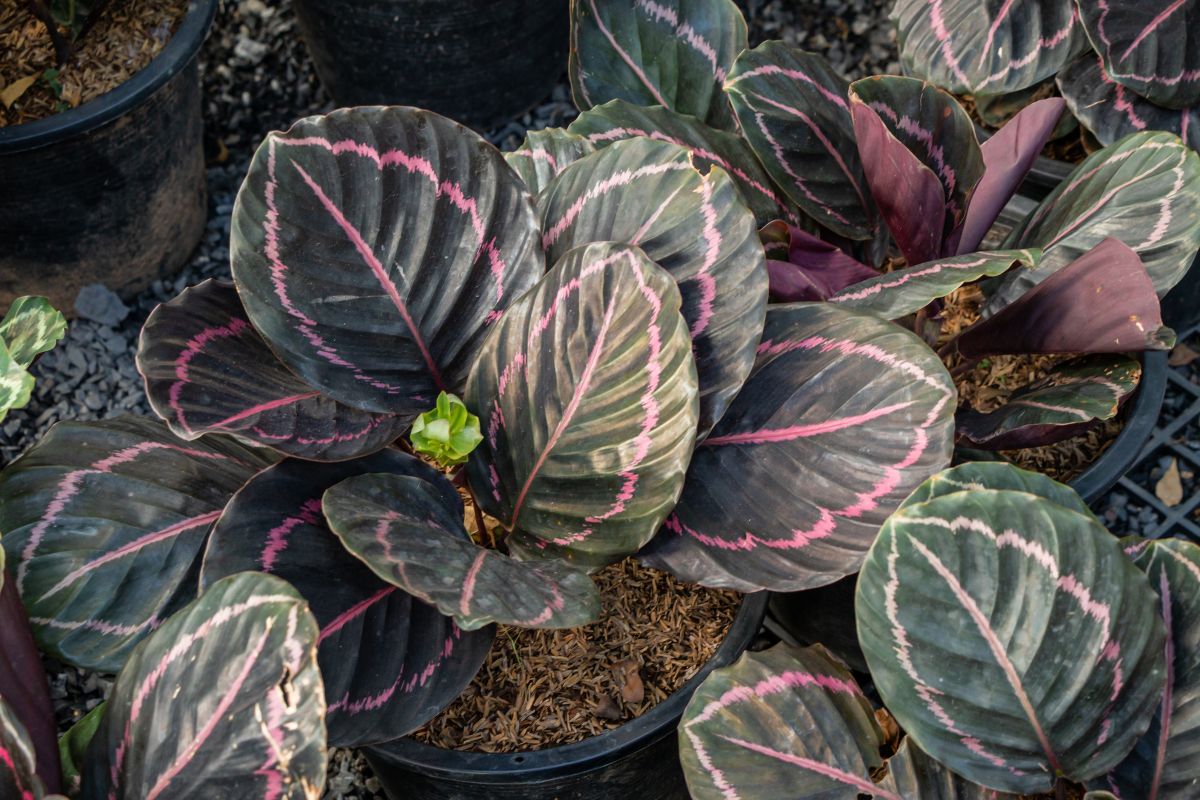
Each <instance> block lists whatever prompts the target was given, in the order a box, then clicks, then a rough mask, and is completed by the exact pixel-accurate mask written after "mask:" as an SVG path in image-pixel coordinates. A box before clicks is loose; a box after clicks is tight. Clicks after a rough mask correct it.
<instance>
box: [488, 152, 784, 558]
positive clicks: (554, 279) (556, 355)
mask: <svg viewBox="0 0 1200 800" xmlns="http://www.w3.org/2000/svg"><path fill="white" fill-rule="evenodd" d="M617 147H619V145H614V146H613V147H612V148H608V149H606V150H605V151H604V153H607V152H610V151H612V150H615V149H616V148H617ZM604 153H601V154H600V155H604ZM760 252H761V250H760ZM679 304H680V300H679V291H678V289H677V288H676V286H675V283H674V281H672V280H671V276H670V275H668V274H667V273H666V272H665V271H663V270H662V269H659V268H658V267H656V266H655V265H654V264H653V263H651V262H650V261H649V260H648V259H647V258H646V256H645V255H644V254H643V253H642V252H641V251H640V250H638V249H637V248H634V247H629V246H626V245H618V244H611V243H606V244H594V245H588V246H586V247H580V248H577V249H576V250H572V251H571V252H569V253H568V254H567V255H566V256H564V257H563V258H562V260H560V261H559V262H558V264H557V266H555V268H554V269H553V270H551V271H550V273H548V274H547V275H546V277H545V278H544V279H543V280H542V282H541V283H540V284H538V286H537V287H536V288H535V289H534V290H533V291H532V292H530V293H529V294H527V295H525V296H524V297H523V298H521V300H520V301H518V302H517V304H516V305H514V306H513V307H512V308H511V309H510V310H509V311H508V312H506V313H505V315H504V317H503V318H502V319H501V320H500V323H499V325H497V326H496V330H495V331H494V332H493V333H492V335H491V337H490V338H489V339H488V340H487V342H486V343H485V344H484V348H483V352H482V353H481V354H480V357H479V361H478V362H477V363H476V365H475V370H474V372H472V373H471V380H470V383H469V385H468V388H467V405H468V406H469V407H471V408H474V409H476V410H477V411H478V412H479V415H480V418H481V419H482V420H483V426H484V431H483V432H484V440H483V443H482V444H481V445H480V446H479V448H477V449H476V450H475V452H473V453H472V454H471V459H470V461H469V462H468V464H467V474H468V477H469V479H470V482H471V486H472V488H473V489H474V492H475V497H477V498H478V500H479V503H480V505H481V506H482V507H483V510H484V511H486V512H487V513H488V514H491V515H492V516H493V517H495V518H497V519H499V520H500V521H501V522H502V523H504V525H505V526H508V527H510V528H511V529H512V531H513V533H512V535H511V536H510V537H509V539H508V547H509V550H510V552H513V553H515V554H517V555H519V556H520V557H522V558H530V557H538V558H547V557H559V558H563V559H566V560H567V561H570V562H572V563H576V564H579V565H581V566H584V567H589V568H591V567H596V566H601V565H603V564H607V563H611V562H613V561H617V560H620V559H621V558H623V557H624V556H626V555H629V554H631V553H633V552H635V551H636V550H637V549H638V548H639V547H641V546H642V545H643V544H645V543H646V542H647V541H648V540H649V539H650V537H651V536H653V535H654V532H655V531H656V530H657V529H658V526H659V525H660V524H661V523H662V521H663V519H664V518H665V517H666V515H667V514H668V513H669V512H670V510H671V508H672V506H674V505H675V501H676V500H677V499H678V497H679V491H680V489H681V487H682V486H683V479H684V473H685V471H686V470H687V464H688V459H689V458H690V457H691V454H692V447H693V444H694V442H695V438H696V419H697V385H696V365H695V362H694V360H693V359H692V354H691V353H692V341H691V339H690V338H689V337H688V331H687V326H686V323H685V322H684V319H683V317H681V316H680V314H679Z"/></svg>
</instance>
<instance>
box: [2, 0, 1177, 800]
mask: <svg viewBox="0 0 1200 800" xmlns="http://www.w3.org/2000/svg"><path fill="white" fill-rule="evenodd" d="M738 3H739V5H740V6H742V8H743V9H744V10H745V11H746V12H747V14H748V18H749V21H750V38H751V44H752V45H756V44H758V43H759V42H761V41H763V40H765V39H775V38H782V39H785V40H786V41H788V42H789V43H791V44H794V45H797V46H800V47H803V48H804V49H807V50H813V51H817V52H821V53H824V54H825V55H826V56H827V57H828V58H829V59H830V61H831V62H832V63H833V64H834V65H835V67H836V68H837V69H839V71H841V72H843V74H845V75H846V77H848V78H852V79H853V78H858V77H863V76H865V75H870V74H876V73H879V72H891V73H896V72H899V64H898V62H897V60H896V48H895V37H894V34H893V32H892V30H891V27H890V26H889V25H888V24H887V14H886V12H887V6H888V5H889V2H888V0H738ZM201 68H202V70H203V74H204V89H205V98H206V100H205V103H206V105H205V108H204V120H205V149H206V153H207V155H208V157H209V168H208V189H209V220H208V226H207V230H206V232H205V236H204V239H203V241H202V242H201V244H200V246H199V247H198V248H197V250H196V253H195V255H194V256H193V258H192V260H191V262H190V264H189V265H188V266H187V268H186V269H185V270H184V271H183V272H182V273H181V274H180V275H179V276H178V277H177V278H176V279H174V280H172V281H165V282H164V281H157V282H155V284H154V285H153V286H152V287H151V288H150V289H149V290H147V291H145V292H143V293H142V294H140V295H138V296H137V297H136V298H133V299H130V300H127V301H126V302H122V301H121V300H120V299H118V298H116V297H115V296H113V295H111V294H110V293H107V291H106V290H101V289H97V290H96V291H95V293H94V296H92V297H90V298H87V299H86V302H82V303H81V304H80V307H79V309H78V310H79V312H80V318H79V319H77V320H75V321H73V322H72V323H71V326H70V328H69V330H68V333H67V336H66V338H65V340H64V341H63V343H62V344H60V346H59V347H58V348H57V349H56V350H55V351H53V352H51V353H49V354H47V355H46V356H44V357H43V358H42V359H41V360H39V361H38V363H37V364H36V365H35V367H34V373H35V375H36V376H37V381H38V382H37V388H36V390H35V394H34V399H33V401H32V402H31V403H30V405H29V407H28V408H26V409H23V410H19V411H15V412H13V413H11V414H10V415H9V416H8V418H7V420H6V421H5V422H4V424H3V425H2V426H0V463H7V462H8V461H10V460H11V459H13V458H15V457H16V456H17V455H19V454H20V453H21V452H23V451H24V450H25V449H26V448H27V447H28V446H29V445H30V444H32V443H33V442H34V441H36V440H37V438H39V437H40V436H41V435H42V434H43V433H44V432H45V430H46V429H47V428H48V427H49V426H50V425H51V424H53V423H55V422H57V421H59V420H62V419H80V420H90V419H103V418H107V417H110V416H114V415H117V414H123V413H139V414H147V415H148V414H150V413H151V412H150V409H149V407H148V406H147V405H146V400H145V394H144V392H143V389H142V385H141V381H140V379H139V377H138V375H137V371H136V369H135V368H134V364H133V355H134V351H135V350H136V347H137V336H138V331H139V329H140V327H141V324H142V322H143V321H144V320H145V318H146V315H147V314H148V313H149V312H150V311H151V309H153V308H154V307H155V306H156V305H157V304H158V303H160V302H163V301H165V300H168V299H170V298H171V297H174V296H175V295H176V294H177V293H179V292H180V291H181V290H182V289H183V288H185V287H186V286H189V285H192V284H195V283H197V282H199V281H200V280H203V279H204V278H208V277H214V276H224V277H227V276H228V275H229V263H228V248H229V228H230V214H231V213H232V210H233V198H234V194H235V192H236V191H237V187H238V185H239V184H240V182H241V179H242V177H243V176H244V175H245V172H246V168H247V165H248V163H249V160H250V157H251V155H252V154H253V152H254V148H255V146H256V145H257V144H258V142H259V141H260V140H261V139H262V138H263V136H264V135H265V134H266V132H267V131H270V130H275V129H280V128H284V127H286V126H287V125H288V124H289V123H290V122H291V121H293V120H294V119H296V118H298V117H302V116H305V115H308V114H313V113H319V112H322V111H325V110H328V109H330V108H331V107H332V103H331V102H330V100H329V98H328V97H327V96H326V95H325V93H324V91H323V90H322V89H321V87H320V85H319V83H318V82H317V80H316V77H315V74H314V72H313V70H312V67H311V64H310V62H309V60H308V56H307V53H306V52H305V50H304V47H303V45H302V44H301V43H300V42H299V40H298V36H297V31H296V28H295V23H294V20H293V17H292V15H291V11H290V4H289V3H288V2H287V0H284V2H281V3H271V4H268V3H266V2H263V0H240V1H239V2H231V1H230V0H226V2H224V3H223V4H222V6H221V8H220V9H219V10H218V12H217V20H216V25H215V28H214V30H213V33H212V35H211V36H210V38H209V40H208V42H207V44H206V45H205V47H204V50H203V51H202V54H201ZM573 115H574V108H573V106H572V104H571V102H570V96H569V91H568V90H567V87H566V84H565V82H564V83H563V84H560V86H558V87H557V88H556V89H555V91H554V92H553V94H552V96H551V97H549V98H547V99H546V101H544V102H543V103H542V104H540V105H539V106H538V107H537V108H535V109H534V110H533V111H532V112H530V113H528V114H526V115H524V116H522V117H521V118H520V119H516V120H513V121H512V122H511V123H509V124H508V125H505V126H503V127H501V128H499V129H497V130H495V131H492V132H490V133H489V134H488V138H489V139H490V140H491V141H492V142H493V143H494V144H496V145H497V146H499V147H501V148H502V149H511V148H513V147H516V146H517V145H518V144H520V142H521V140H522V139H523V137H524V134H525V131H526V130H527V129H529V128H541V127H549V126H555V125H563V124H566V123H567V122H569V121H570V119H571V118H572V117H573ZM1185 369H1188V370H1190V372H1189V377H1190V379H1192V380H1193V381H1200V375H1197V373H1196V370H1195V367H1186V368H1185ZM1171 402H1173V401H1172V400H1171V398H1170V395H1169V396H1168V411H1169V410H1170V408H1171V406H1170V403H1171ZM1180 402H1182V401H1180ZM1190 430H1191V434H1190V435H1191V436H1192V437H1193V438H1200V434H1197V432H1196V426H1194V425H1193V426H1192V428H1191V429H1190ZM1197 447H1198V448H1200V441H1198V442H1197ZM1162 467H1164V468H1165V465H1162ZM1158 469H1159V468H1158V467H1156V466H1155V465H1150V466H1149V467H1147V469H1146V470H1145V471H1146V477H1145V480H1147V481H1151V482H1152V481H1153V480H1154V479H1155V477H1154V475H1153V473H1154V472H1155V471H1156V470H1158ZM1151 490H1152V486H1151ZM1102 513H1104V514H1105V516H1106V518H1107V519H1108V520H1109V522H1110V523H1112V525H1113V527H1114V528H1116V529H1118V530H1119V531H1120V532H1122V533H1124V532H1136V531H1140V530H1145V529H1147V526H1150V525H1153V522H1154V513H1153V511H1151V510H1149V509H1145V508H1141V507H1139V506H1138V505H1137V504H1136V503H1134V502H1132V501H1131V500H1130V498H1129V497H1128V496H1127V495H1124V494H1122V493H1120V492H1114V493H1113V494H1112V495H1111V496H1110V498H1109V499H1108V500H1107V501H1106V503H1105V505H1104V508H1103V509H1102ZM46 666H47V670H48V671H49V673H50V675H51V692H52V695H53V697H54V701H55V704H56V708H57V711H58V715H59V721H60V725H61V727H62V728H63V729H64V730H65V728H66V727H67V726H69V725H70V723H71V722H72V721H73V720H74V719H76V718H78V716H80V715H82V714H83V713H85V712H86V711H87V710H89V709H91V708H92V707H94V706H95V705H96V703H98V702H99V701H100V699H101V698H102V697H103V695H104V694H105V692H106V691H107V689H108V688H109V687H110V685H111V684H110V682H109V681H108V680H106V679H104V678H101V677H99V676H96V675H94V674H89V673H85V672H81V671H79V670H75V669H73V668H67V667H63V666H62V665H59V664H57V663H55V662H53V661H51V660H47V663H46ZM325 796H326V797H327V798H344V799H345V800H373V799H374V798H383V795H382V793H381V792H380V790H379V786H378V783H377V781H376V780H375V779H374V778H373V777H372V776H371V775H370V771H369V769H368V768H367V767H366V764H365V762H364V761H363V760H362V759H361V757H358V756H356V755H354V754H352V753H350V752H349V751H345V750H335V751H334V752H333V753H332V755H331V758H330V763H329V781H328V785H327V789H326V795H325Z"/></svg>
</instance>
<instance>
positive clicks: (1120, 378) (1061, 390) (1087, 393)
mask: <svg viewBox="0 0 1200 800" xmlns="http://www.w3.org/2000/svg"><path fill="white" fill-rule="evenodd" d="M1141 375H1142V365H1141V363H1140V362H1139V361H1138V360H1137V359H1135V358H1131V357H1129V356H1126V355H1097V356H1087V357H1084V358H1081V359H1074V360H1072V361H1068V362H1065V363H1063V364H1061V365H1059V366H1057V367H1055V368H1054V369H1053V370H1051V372H1050V374H1048V375H1047V376H1046V377H1045V378H1042V379H1041V380H1039V381H1036V382H1034V383H1032V384H1030V385H1029V386H1026V387H1024V388H1022V389H1019V390H1017V391H1015V392H1013V394H1012V395H1011V396H1010V397H1009V399H1008V401H1007V402H1005V404H1004V405H1002V406H1000V407H999V408H997V409H996V410H994V411H989V412H987V413H981V412H978V411H973V410H969V409H968V410H965V411H962V412H960V413H959V415H958V435H959V437H960V438H962V439H964V440H966V441H967V442H969V443H970V444H971V446H972V447H980V448H983V449H986V450H1012V449H1015V448H1020V447H1039V446H1041V445H1044V444H1051V443H1053V442H1059V441H1062V440H1063V439H1066V438H1069V437H1071V436H1075V435H1077V434H1079V433H1081V432H1083V431H1084V430H1086V429H1087V428H1090V427H1091V426H1092V425H1094V424H1095V423H1097V422H1099V421H1101V420H1106V419H1112V418H1113V417H1115V416H1116V415H1117V412H1118V411H1119V410H1120V408H1121V405H1122V404H1123V403H1124V402H1125V400H1126V399H1127V398H1128V397H1129V396H1130V395H1131V394H1133V392H1134V390H1136V389H1137V385H1138V380H1139V379H1140V378H1141Z"/></svg>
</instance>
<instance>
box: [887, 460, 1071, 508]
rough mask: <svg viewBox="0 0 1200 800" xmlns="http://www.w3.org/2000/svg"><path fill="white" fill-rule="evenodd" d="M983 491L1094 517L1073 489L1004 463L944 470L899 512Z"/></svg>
mask: <svg viewBox="0 0 1200 800" xmlns="http://www.w3.org/2000/svg"><path fill="white" fill-rule="evenodd" d="M984 489H997V490H1001V489H1004V490H1010V491H1014V492H1024V493H1026V494H1032V495H1035V496H1037V497H1040V498H1041V499H1043V500H1047V501H1049V502H1051V503H1056V504H1058V505H1060V506H1062V507H1063V508H1066V509H1069V510H1071V511H1078V512H1079V513H1081V514H1091V513H1092V511H1091V509H1089V508H1088V506H1087V503H1085V502H1083V498H1081V497H1080V496H1079V493H1078V492H1076V491H1075V490H1074V489H1072V488H1071V487H1070V486H1067V485H1066V484H1063V483H1059V482H1058V481H1056V480H1054V479H1053V478H1048V477H1046V476H1045V475H1043V474H1042V473H1040V472H1031V471H1029V470H1024V469H1021V468H1020V467H1014V466H1013V465H1012V464H1009V463H1007V462H1002V461H968V462H966V463H965V464H960V465H958V466H957V467H951V468H950V469H947V470H942V471H941V472H939V473H938V474H937V475H934V476H933V477H932V478H930V479H929V480H927V481H925V482H924V483H922V484H921V485H920V486H918V487H917V488H916V490H914V491H913V493H912V494H910V495H909V496H908V499H906V500H905V501H904V502H903V503H901V504H900V508H907V507H908V506H912V505H916V504H918V503H924V502H927V501H929V500H933V499H934V498H937V497H943V496H945V495H948V494H954V493H955V492H976V491H982V490H984Z"/></svg>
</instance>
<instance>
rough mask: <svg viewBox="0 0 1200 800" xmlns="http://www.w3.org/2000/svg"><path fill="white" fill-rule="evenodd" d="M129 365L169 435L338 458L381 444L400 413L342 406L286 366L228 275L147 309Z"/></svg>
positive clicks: (402, 422)
mask: <svg viewBox="0 0 1200 800" xmlns="http://www.w3.org/2000/svg"><path fill="white" fill-rule="evenodd" d="M137 365H138V371H139V372H141V374H142V377H143V378H144V379H145V381H146V397H147V399H148V400H149V402H150V405H151V407H152V408H153V409H154V411H155V413H156V414H158V415H159V417H161V418H162V419H163V420H164V421H165V422H166V423H167V425H168V427H170V429H171V431H172V433H174V434H175V435H176V436H179V437H182V438H184V439H188V440H194V439H196V438H198V437H199V436H202V435H203V434H206V433H228V434H231V435H234V436H237V437H240V438H242V439H245V440H248V441H251V442H254V443H255V444H258V445H261V446H264V447H270V448H271V449H273V450H277V451H279V452H281V453H286V454H288V455H293V456H297V457H300V458H308V459H313V460H318V461H339V460H342V459H345V458H352V457H354V456H356V455H362V454H365V453H370V452H373V451H375V450H379V449H380V448H382V447H386V446H387V444H388V442H390V441H392V440H393V439H395V438H396V437H397V436H399V435H400V434H401V433H402V432H403V431H404V428H405V427H406V426H407V424H408V420H407V418H406V417H400V416H396V415H394V414H376V413H372V412H369V411H362V410H360V409H357V408H354V407H352V406H347V405H343V404H342V403H339V402H337V401H336V400H334V399H333V398H331V397H327V396H325V395H323V394H321V392H319V391H317V390H316V389H314V388H313V387H311V386H309V385H308V384H306V383H305V382H304V381H302V380H300V379H299V378H297V377H296V376H295V375H294V374H292V373H291V372H290V371H288V369H287V367H285V366H284V365H283V364H282V363H280V361H279V359H277V358H276V357H275V355H274V353H272V352H271V348H269V347H268V346H267V343H266V342H265V341H263V338H262V337H261V336H260V335H259V334H258V331H256V330H255V329H254V326H252V325H251V324H250V321H249V320H248V319H247V318H246V312H245V311H244V310H243V309H242V304H241V301H240V300H238V295H237V291H236V290H235V289H234V288H233V285H232V284H229V283H225V282H222V281H216V280H207V281H204V282H203V283H201V284H200V285H199V286H193V287H191V288H189V289H185V290H184V291H183V292H182V293H181V294H180V295H179V296H178V297H176V298H175V299H173V300H171V301H170V302H168V303H163V304H162V305H160V306H159V307H158V308H156V309H154V311H152V312H150V316H149V318H148V319H147V320H146V324H145V325H144V326H143V327H142V334H141V338H140V340H139V343H138V353H137Z"/></svg>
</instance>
